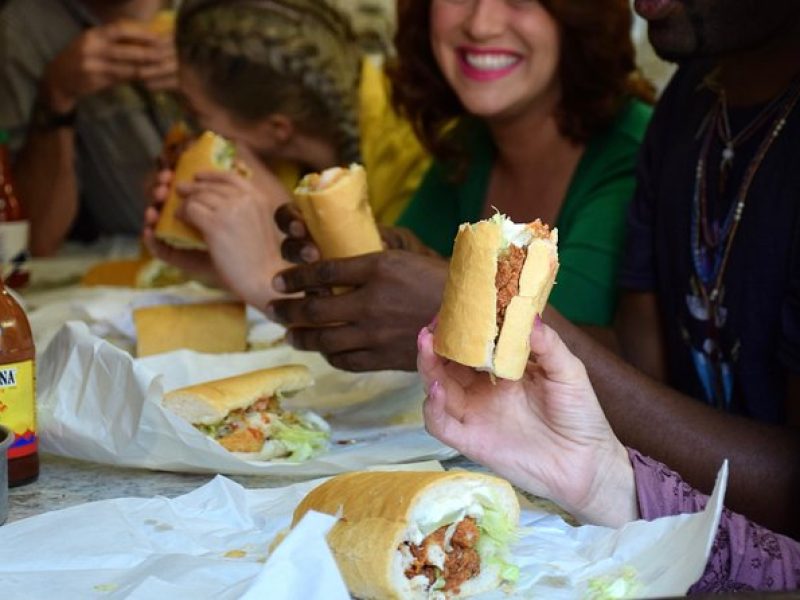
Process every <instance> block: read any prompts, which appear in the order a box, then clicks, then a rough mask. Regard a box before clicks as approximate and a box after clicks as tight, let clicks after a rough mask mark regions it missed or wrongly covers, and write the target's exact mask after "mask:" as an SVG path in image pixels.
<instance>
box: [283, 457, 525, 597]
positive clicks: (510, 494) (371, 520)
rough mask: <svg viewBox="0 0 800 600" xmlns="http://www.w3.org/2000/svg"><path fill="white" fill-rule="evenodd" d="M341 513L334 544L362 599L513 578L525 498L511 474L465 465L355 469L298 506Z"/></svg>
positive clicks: (471, 590) (473, 587)
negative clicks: (513, 548) (512, 551)
mask: <svg viewBox="0 0 800 600" xmlns="http://www.w3.org/2000/svg"><path fill="white" fill-rule="evenodd" d="M309 510H315V511H317V512H322V513H327V514H331V515H336V516H338V517H339V521H338V522H337V524H336V525H335V526H334V527H333V529H332V530H331V531H330V533H329V534H328V537H327V539H328V544H329V546H330V547H331V551H332V552H333V554H334V557H335V558H336V562H337V564H338V566H339V570H340V571H341V573H342V576H343V577H344V580H345V582H346V583H347V587H348V589H349V590H350V593H351V594H353V596H354V597H356V598H361V599H363V600H383V599H389V598H403V599H404V600H405V599H408V600H433V599H445V598H463V597H466V596H472V595H474V594H479V593H482V592H485V591H489V590H492V589H495V588H497V587H498V586H499V585H501V584H503V583H507V584H513V583H514V582H515V581H516V580H517V578H518V576H519V569H518V568H517V567H516V566H515V565H513V564H512V563H511V562H510V561H509V544H510V543H511V542H512V541H514V540H515V539H516V535H517V529H518V525H519V503H518V501H517V496H516V494H515V493H514V490H513V489H512V488H511V485H509V483H508V482H506V481H504V480H502V479H499V478H497V477H493V476H490V475H486V474H483V473H472V472H466V471H450V472H441V471H438V472H420V471H391V472H355V473H348V474H345V475H339V476H337V477H334V478H333V479H330V480H328V481H327V482H325V483H323V484H322V485H320V486H319V487H317V488H315V489H314V490H312V491H311V492H310V493H309V494H308V495H307V496H306V497H305V498H304V499H303V501H302V502H301V503H300V505H299V506H298V507H297V509H296V510H295V512H294V517H293V520H292V523H293V525H295V524H297V523H298V522H299V521H300V520H301V519H302V518H303V515H305V514H306V512H308V511H309Z"/></svg>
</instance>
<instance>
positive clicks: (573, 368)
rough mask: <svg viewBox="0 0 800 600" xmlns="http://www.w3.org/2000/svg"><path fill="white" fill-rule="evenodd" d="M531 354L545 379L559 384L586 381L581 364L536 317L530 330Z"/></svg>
mask: <svg viewBox="0 0 800 600" xmlns="http://www.w3.org/2000/svg"><path fill="white" fill-rule="evenodd" d="M530 341H531V353H532V354H533V356H534V357H535V358H536V364H537V366H538V367H539V368H540V369H541V370H542V371H544V374H545V377H547V379H549V380H551V381H558V382H561V383H576V382H582V381H583V380H586V379H587V375H586V368H585V367H584V366H583V363H582V362H581V361H580V360H579V359H578V357H576V356H575V355H574V354H572V352H570V350H569V348H567V345H566V344H565V343H564V341H563V340H562V339H561V338H560V337H559V335H558V334H557V333H556V332H555V330H554V329H552V328H551V327H549V326H547V325H545V323H544V321H542V318H541V316H539V315H536V320H535V321H534V323H533V329H532V330H531V338H530Z"/></svg>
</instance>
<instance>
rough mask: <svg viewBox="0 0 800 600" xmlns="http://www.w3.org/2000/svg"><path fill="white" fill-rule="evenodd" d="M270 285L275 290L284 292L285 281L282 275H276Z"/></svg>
mask: <svg viewBox="0 0 800 600" xmlns="http://www.w3.org/2000/svg"><path fill="white" fill-rule="evenodd" d="M272 287H273V289H274V290H275V291H276V292H285V291H286V282H285V281H284V280H283V277H281V276H280V275H278V276H277V277H275V278H274V279H273V280H272Z"/></svg>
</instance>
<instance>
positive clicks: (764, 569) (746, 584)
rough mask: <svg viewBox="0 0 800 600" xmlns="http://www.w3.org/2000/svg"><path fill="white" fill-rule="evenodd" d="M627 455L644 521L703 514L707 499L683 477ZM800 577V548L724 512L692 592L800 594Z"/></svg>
mask: <svg viewBox="0 0 800 600" xmlns="http://www.w3.org/2000/svg"><path fill="white" fill-rule="evenodd" d="M628 453H629V456H630V459H631V464H632V465H633V472H634V477H635V479H636V490H637V496H638V501H639V511H640V513H641V515H642V518H644V519H648V520H652V519H656V518H658V517H663V516H667V515H676V514H681V513H687V512H697V511H699V510H702V509H703V508H705V506H706V503H707V502H708V497H707V496H704V495H703V494H701V493H700V492H698V491H696V490H694V489H692V488H691V487H690V486H689V485H688V484H687V483H685V482H684V481H683V479H682V478H681V476H680V475H678V474H677V473H675V472H673V471H671V470H670V469H668V468H667V467H665V466H664V465H662V464H659V463H658V462H656V461H654V460H653V459H652V458H648V457H645V456H642V455H641V454H640V453H639V452H637V451H636V450H629V451H628ZM799 573H800V544H798V543H797V542H795V541H793V540H791V539H789V538H787V537H785V536H782V535H777V534H775V533H772V532H771V531H769V530H767V529H765V528H763V527H760V526H759V525H756V524H754V523H752V522H750V521H748V520H747V519H746V518H745V517H743V516H742V515H739V514H735V513H732V512H731V511H730V510H728V509H725V510H723V512H722V517H721V519H720V524H719V533H718V534H717V539H716V542H715V544H714V546H713V549H712V554H711V556H710V558H709V561H708V564H707V565H706V570H705V573H704V574H703V576H702V577H701V578H700V581H698V582H697V583H696V584H695V585H694V586H693V587H692V589H691V592H693V593H697V592H724V591H735V590H741V589H759V590H783V589H796V588H797V587H798V584H800V579H799V577H798V574H799Z"/></svg>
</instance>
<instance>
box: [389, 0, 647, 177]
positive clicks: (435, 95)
mask: <svg viewBox="0 0 800 600" xmlns="http://www.w3.org/2000/svg"><path fill="white" fill-rule="evenodd" d="M539 1H540V2H541V4H542V6H543V7H544V8H545V9H546V10H547V11H548V12H549V13H550V15H551V16H552V17H553V18H554V19H555V21H556V22H557V23H558V24H559V27H560V33H561V62H560V65H559V77H560V79H561V89H562V96H561V104H560V112H559V115H558V119H559V127H560V129H561V132H562V134H563V135H565V136H566V137H568V138H570V139H572V140H574V141H575V142H579V143H583V142H586V141H588V140H589V138H591V137H592V136H593V135H594V134H595V133H597V132H599V131H602V130H603V129H605V128H606V127H608V126H609V125H610V124H611V122H612V121H613V120H614V118H615V117H616V115H617V113H618V112H619V110H620V109H621V107H622V106H623V105H624V103H625V102H626V101H627V100H628V99H629V98H631V97H637V98H641V99H642V100H645V101H647V102H651V103H652V102H653V101H654V90H653V87H652V85H651V84H650V83H649V82H648V81H647V80H646V79H645V78H644V77H643V76H642V75H641V73H640V72H639V70H638V69H637V67H636V61H635V51H634V48H633V43H632V42H631V37H630V30H631V9H630V5H629V3H628V0H539ZM430 5H431V0H398V6H397V11H398V29H397V35H396V37H395V45H396V48H397V56H396V58H395V59H394V61H393V64H392V65H391V67H390V68H389V69H388V71H389V74H390V76H391V79H392V84H393V102H394V104H395V106H396V108H397V109H398V111H399V112H400V113H401V114H404V115H405V116H406V117H407V118H408V119H409V120H410V121H411V123H412V124H413V126H414V129H415V131H416V132H417V135H418V136H419V137H420V139H421V140H422V142H423V144H425V146H426V147H427V148H428V150H430V152H431V153H432V154H433V155H434V156H436V157H437V158H439V159H451V160H452V159H456V162H458V158H460V157H459V155H460V154H461V152H460V150H461V149H460V148H458V143H457V141H456V139H455V138H454V136H450V135H444V133H445V131H449V130H448V129H447V128H448V125H450V124H451V123H453V121H454V120H455V119H457V118H458V117H461V116H464V115H465V114H466V111H465V110H464V107H463V106H462V105H461V102H460V101H459V99H458V97H457V96H456V94H455V93H454V92H453V90H452V89H451V88H450V85H449V84H448V83H447V80H446V79H445V78H444V75H443V74H442V72H441V70H440V69H439V66H438V64H437V62H436V59H435V57H434V55H433V50H432V49H431V43H430Z"/></svg>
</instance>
